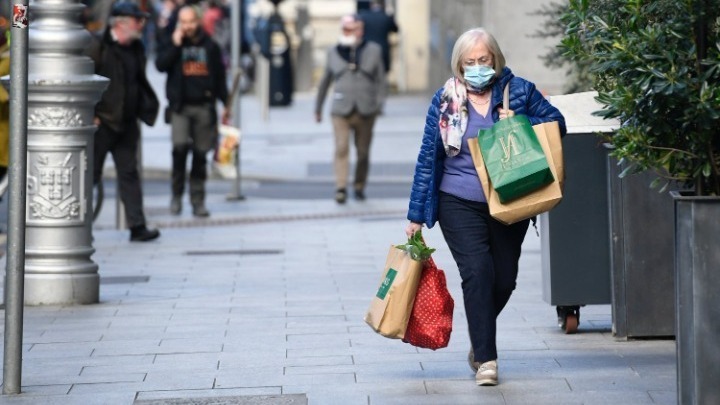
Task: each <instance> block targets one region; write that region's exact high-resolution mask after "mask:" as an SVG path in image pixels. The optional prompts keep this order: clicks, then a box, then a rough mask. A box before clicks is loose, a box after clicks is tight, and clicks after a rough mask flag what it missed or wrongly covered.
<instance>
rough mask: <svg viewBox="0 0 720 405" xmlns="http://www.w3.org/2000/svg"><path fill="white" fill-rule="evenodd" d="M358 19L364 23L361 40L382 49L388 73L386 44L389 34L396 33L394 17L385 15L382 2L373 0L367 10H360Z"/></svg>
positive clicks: (388, 46)
mask: <svg viewBox="0 0 720 405" xmlns="http://www.w3.org/2000/svg"><path fill="white" fill-rule="evenodd" d="M360 18H361V19H362V20H363V22H364V23H365V37H364V38H363V39H365V40H366V41H370V42H375V43H376V44H378V45H380V47H381V48H382V55H383V63H384V64H385V72H386V73H387V72H389V71H390V44H389V43H388V35H390V33H391V32H398V26H397V24H396V23H395V17H394V16H392V15H388V14H386V13H385V7H384V4H383V1H382V0H373V1H371V2H370V9H369V10H362V11H361V12H360Z"/></svg>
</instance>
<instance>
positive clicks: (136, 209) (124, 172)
mask: <svg viewBox="0 0 720 405" xmlns="http://www.w3.org/2000/svg"><path fill="white" fill-rule="evenodd" d="M124 127H125V131H124V132H115V131H113V130H112V129H110V128H108V127H107V126H105V125H100V127H99V128H98V130H97V132H96V133H95V148H94V150H95V160H94V162H93V180H94V184H97V183H98V181H100V179H101V178H102V170H103V166H104V165H105V157H106V156H107V154H108V152H110V153H112V157H113V160H114V161H115V170H116V171H117V181H118V184H119V186H120V198H121V199H122V202H123V205H124V206H125V217H126V218H127V225H128V227H130V228H133V227H136V226H142V225H145V214H143V195H142V184H140V174H139V173H138V162H137V148H138V143H139V142H140V127H139V125H138V123H137V121H135V120H134V121H131V122H126V123H125V124H124Z"/></svg>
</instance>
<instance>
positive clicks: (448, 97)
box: [438, 77, 468, 157]
mask: <svg viewBox="0 0 720 405" xmlns="http://www.w3.org/2000/svg"><path fill="white" fill-rule="evenodd" d="M467 123H468V109H467V88H466V87H465V85H464V84H463V83H461V82H460V80H458V79H457V78H455V77H453V78H451V79H449V80H448V81H447V82H445V86H444V89H443V92H442V94H441V95H440V122H439V125H438V126H439V127H440V137H441V138H442V141H443V146H444V147H445V153H446V154H447V156H449V157H452V156H456V155H457V154H458V153H460V147H461V146H462V145H461V144H462V138H463V135H464V134H465V129H466V128H467Z"/></svg>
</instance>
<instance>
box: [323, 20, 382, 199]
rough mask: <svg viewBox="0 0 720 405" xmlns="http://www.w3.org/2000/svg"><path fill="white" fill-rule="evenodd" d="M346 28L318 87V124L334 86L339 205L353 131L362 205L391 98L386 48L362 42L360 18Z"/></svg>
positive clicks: (347, 22)
mask: <svg viewBox="0 0 720 405" xmlns="http://www.w3.org/2000/svg"><path fill="white" fill-rule="evenodd" d="M341 28H342V35H341V36H340V38H339V40H338V44H337V45H336V46H333V47H332V48H330V49H329V50H328V55H327V66H326V68H325V74H324V75H323V78H322V80H321V81H320V85H319V87H318V94H317V101H316V104H315V119H316V121H317V122H321V121H322V106H323V103H324V101H325V97H326V96H327V93H328V89H329V88H330V85H331V84H332V85H333V94H332V106H331V111H330V113H331V115H332V124H333V130H334V132H335V177H336V180H335V184H336V187H337V190H336V192H335V201H337V202H338V203H339V204H344V203H345V201H346V200H347V190H346V188H347V182H348V171H349V159H348V152H349V148H350V132H351V131H352V132H353V133H354V134H353V135H354V141H355V149H356V151H357V163H356V167H355V181H354V183H353V189H354V195H355V199H356V200H359V201H362V200H364V199H365V185H366V183H367V174H368V170H369V167H370V143H371V141H372V135H373V125H374V124H375V117H376V116H377V114H378V113H379V111H380V108H381V106H382V105H383V101H384V99H385V65H384V64H383V58H382V48H381V47H380V46H379V45H378V44H375V43H373V42H366V41H363V40H362V38H363V23H362V20H360V19H359V18H358V17H357V16H345V17H343V18H342V20H341Z"/></svg>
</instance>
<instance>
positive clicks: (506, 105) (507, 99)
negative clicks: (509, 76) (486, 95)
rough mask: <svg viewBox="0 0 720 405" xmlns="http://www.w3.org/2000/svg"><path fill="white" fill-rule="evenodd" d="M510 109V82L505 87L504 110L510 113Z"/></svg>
mask: <svg viewBox="0 0 720 405" xmlns="http://www.w3.org/2000/svg"><path fill="white" fill-rule="evenodd" d="M509 109H510V82H508V83H507V84H506V85H505V89H504V90H503V110H505V111H508V110H509Z"/></svg>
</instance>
